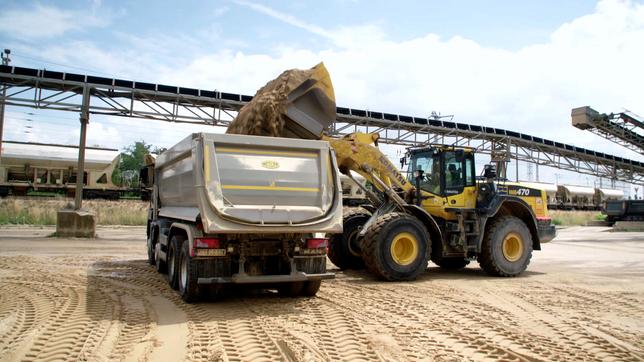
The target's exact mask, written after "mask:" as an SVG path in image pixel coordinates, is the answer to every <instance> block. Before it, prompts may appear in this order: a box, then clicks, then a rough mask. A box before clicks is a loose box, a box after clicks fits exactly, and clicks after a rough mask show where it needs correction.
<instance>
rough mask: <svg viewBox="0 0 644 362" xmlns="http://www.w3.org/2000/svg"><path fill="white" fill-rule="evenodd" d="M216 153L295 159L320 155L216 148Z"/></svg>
mask: <svg viewBox="0 0 644 362" xmlns="http://www.w3.org/2000/svg"><path fill="white" fill-rule="evenodd" d="M215 152H223V153H241V154H245V155H273V156H294V157H310V158H317V157H318V154H317V153H315V152H290V151H263V150H252V149H250V150H245V149H241V148H226V147H216V149H215Z"/></svg>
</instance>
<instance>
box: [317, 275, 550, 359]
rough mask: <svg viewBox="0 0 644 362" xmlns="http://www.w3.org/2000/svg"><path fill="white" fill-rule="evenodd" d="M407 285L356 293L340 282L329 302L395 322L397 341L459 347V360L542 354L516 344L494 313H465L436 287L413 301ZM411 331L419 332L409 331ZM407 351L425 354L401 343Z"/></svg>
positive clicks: (367, 288) (363, 287) (414, 355)
mask: <svg viewBox="0 0 644 362" xmlns="http://www.w3.org/2000/svg"><path fill="white" fill-rule="evenodd" d="M405 286H408V285H407V284H405V285H402V284H400V285H397V286H396V288H397V289H394V290H390V289H389V288H390V287H389V286H388V287H386V288H382V287H380V286H379V287H377V288H373V287H370V286H369V285H361V288H360V292H359V293H358V292H355V291H354V290H355V288H352V287H351V286H348V285H346V284H341V285H339V286H336V288H333V289H332V290H331V293H330V294H331V295H332V298H330V299H329V300H330V301H332V302H334V303H339V301H342V300H344V302H343V304H357V305H360V306H361V308H368V309H367V312H366V313H365V315H369V316H372V317H373V318H375V319H376V321H377V320H388V321H393V323H394V324H398V325H397V326H395V327H394V329H393V331H392V333H393V336H394V338H395V339H396V340H397V341H398V343H399V344H401V345H405V346H410V345H419V344H420V345H424V344H425V343H426V342H427V340H428V339H429V340H431V339H433V340H434V341H435V342H434V343H433V344H434V346H436V345H438V346H441V345H447V346H448V347H449V348H448V350H449V349H451V350H452V351H459V352H458V354H459V355H461V356H460V357H461V358H463V357H466V358H473V359H486V358H493V359H497V360H499V359H501V360H515V361H517V360H518V361H529V360H533V359H540V358H543V357H540V356H539V355H538V354H536V353H534V352H533V351H531V350H530V349H529V348H526V347H525V346H524V345H522V344H520V343H517V342H516V339H517V334H515V333H513V332H512V331H511V330H507V329H506V328H504V327H503V326H502V325H499V323H498V319H496V318H494V316H493V314H490V316H489V317H486V316H485V315H481V316H477V314H474V313H471V314H469V313H467V309H465V308H462V307H463V306H459V307H460V308H453V307H451V306H450V304H445V303H442V304H441V303H440V294H441V293H445V292H446V291H445V290H443V291H441V290H440V289H439V288H437V289H436V290H435V291H434V295H432V296H431V297H429V296H427V295H424V298H417V299H412V298H409V297H408V294H409V293H408V291H404V292H403V291H401V288H405ZM409 289H411V286H409ZM480 312H481V311H480V310H479V311H478V314H481V313H480ZM396 321H397V322H396ZM409 330H415V331H416V332H417V333H414V334H410V333H409V332H408V331H409ZM420 331H422V332H420ZM418 332H420V333H418ZM419 337H420V338H422V340H420V341H417V343H414V342H411V341H410V340H409V339H412V338H419ZM405 351H406V352H407V353H409V357H410V358H424V356H419V355H418V353H417V352H416V351H414V350H413V349H410V348H409V347H405ZM447 358H451V357H447Z"/></svg>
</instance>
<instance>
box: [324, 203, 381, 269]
mask: <svg viewBox="0 0 644 362" xmlns="http://www.w3.org/2000/svg"><path fill="white" fill-rule="evenodd" d="M343 214H344V216H343V217H342V228H343V231H342V234H335V235H333V236H332V237H331V238H330V240H329V253H328V257H329V259H330V260H331V262H332V263H333V264H335V266H337V267H338V268H340V269H342V270H344V269H364V261H363V260H362V256H361V251H360V246H359V244H358V233H360V230H361V229H362V226H363V225H364V224H365V222H367V220H369V218H370V217H371V213H370V212H369V211H367V210H365V209H363V208H361V207H345V208H344V209H343Z"/></svg>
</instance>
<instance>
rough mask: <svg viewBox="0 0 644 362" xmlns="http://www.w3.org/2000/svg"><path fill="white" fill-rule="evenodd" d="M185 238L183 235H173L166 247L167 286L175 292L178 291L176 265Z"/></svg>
mask: <svg viewBox="0 0 644 362" xmlns="http://www.w3.org/2000/svg"><path fill="white" fill-rule="evenodd" d="M185 239H186V238H185V237H184V236H183V235H173V236H172V238H171V239H170V245H168V254H167V255H168V257H167V265H168V274H167V276H166V279H167V280H168V284H169V285H170V288H172V289H174V290H177V289H179V282H178V280H179V278H178V277H177V275H178V273H177V270H178V265H179V258H178V255H179V250H181V246H182V245H183V242H184V240H185Z"/></svg>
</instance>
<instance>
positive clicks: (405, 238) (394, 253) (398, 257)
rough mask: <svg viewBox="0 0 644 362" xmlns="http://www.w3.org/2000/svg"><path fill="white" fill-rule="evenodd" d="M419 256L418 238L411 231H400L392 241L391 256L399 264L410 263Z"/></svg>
mask: <svg viewBox="0 0 644 362" xmlns="http://www.w3.org/2000/svg"><path fill="white" fill-rule="evenodd" d="M417 257H418V240H416V237H415V236H414V235H412V234H411V233H400V234H398V235H396V236H395V237H394V239H393V240H392V241H391V258H392V259H393V260H394V261H395V262H396V264H398V265H409V264H411V263H413V262H414V260H416V258H417Z"/></svg>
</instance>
